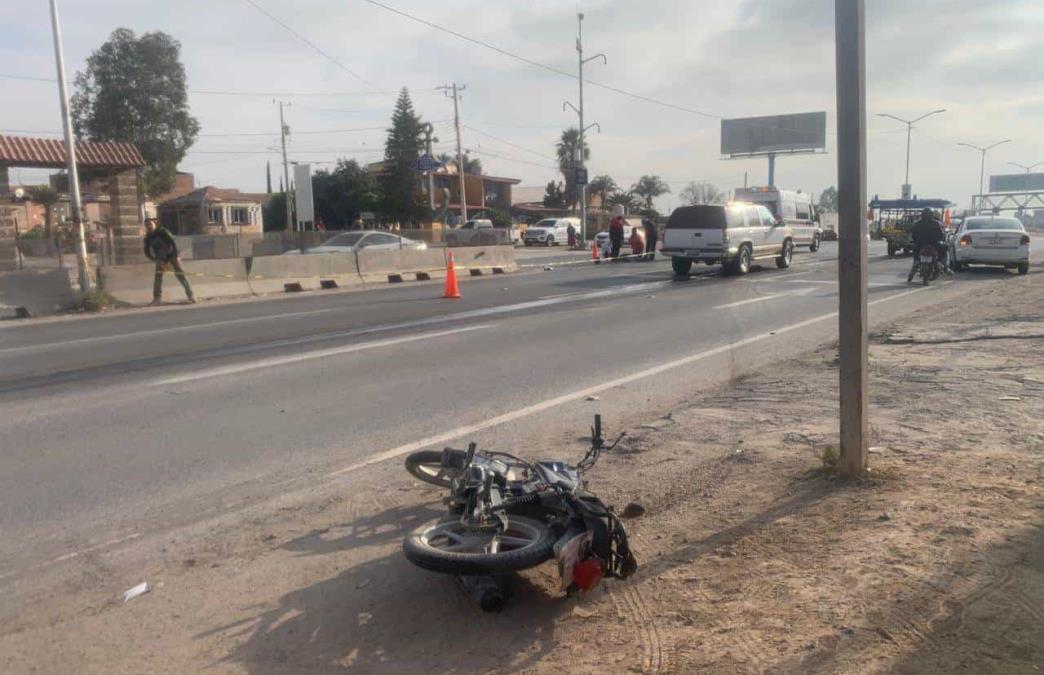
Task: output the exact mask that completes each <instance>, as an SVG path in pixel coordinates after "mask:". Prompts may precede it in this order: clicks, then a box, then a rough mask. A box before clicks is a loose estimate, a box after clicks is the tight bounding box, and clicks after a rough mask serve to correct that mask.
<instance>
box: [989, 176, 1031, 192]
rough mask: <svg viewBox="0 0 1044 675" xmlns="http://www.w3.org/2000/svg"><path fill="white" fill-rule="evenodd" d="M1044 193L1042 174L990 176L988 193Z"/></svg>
mask: <svg viewBox="0 0 1044 675" xmlns="http://www.w3.org/2000/svg"><path fill="white" fill-rule="evenodd" d="M1038 191H1044V173H1012V174H1003V175H999V176H990V192H1038Z"/></svg>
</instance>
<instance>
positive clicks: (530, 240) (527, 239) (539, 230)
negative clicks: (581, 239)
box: [522, 218, 580, 246]
mask: <svg viewBox="0 0 1044 675" xmlns="http://www.w3.org/2000/svg"><path fill="white" fill-rule="evenodd" d="M570 223H572V224H573V227H574V228H575V229H576V231H577V232H578V233H579V232H580V219H579V218H544V219H543V220H541V221H539V222H537V223H534V224H532V225H530V226H529V228H528V229H527V230H526V233H525V234H524V235H523V236H522V242H523V243H524V244H525V245H526V246H534V245H536V244H541V245H543V246H554V245H555V244H568V243H569V224H570Z"/></svg>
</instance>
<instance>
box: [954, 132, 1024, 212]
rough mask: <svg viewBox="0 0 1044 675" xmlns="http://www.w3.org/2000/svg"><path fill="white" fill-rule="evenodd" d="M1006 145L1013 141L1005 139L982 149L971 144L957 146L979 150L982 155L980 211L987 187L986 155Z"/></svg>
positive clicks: (973, 204) (980, 163) (980, 165)
mask: <svg viewBox="0 0 1044 675" xmlns="http://www.w3.org/2000/svg"><path fill="white" fill-rule="evenodd" d="M1005 143H1011V139H1010V138H1005V139H1004V140H1003V141H997V142H996V143H994V144H993V145H987V146H986V147H981V146H978V145H972V144H971V143H958V144H957V145H963V146H964V147H966V148H971V149H972V150H978V151H979V152H980V153H982V159H981V160H980V161H979V198H978V201H979V208H980V209H981V208H982V202H983V193H982V190H983V188H984V187H985V185H984V181H985V179H986V153H987V152H989V151H990V150H993V149H994V148H995V147H997V146H998V145H1004V144H1005ZM972 207H973V208H974V207H975V203H974V202H973V203H972Z"/></svg>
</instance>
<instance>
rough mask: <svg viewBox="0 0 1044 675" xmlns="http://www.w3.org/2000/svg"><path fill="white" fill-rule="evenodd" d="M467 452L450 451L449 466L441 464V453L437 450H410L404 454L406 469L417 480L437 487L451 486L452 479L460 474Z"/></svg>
mask: <svg viewBox="0 0 1044 675" xmlns="http://www.w3.org/2000/svg"><path fill="white" fill-rule="evenodd" d="M466 458H467V454H466V453H465V452H464V451H463V450H451V451H450V464H451V466H448V467H444V466H442V453H441V452H439V451H437V450H421V451H419V452H411V453H410V454H409V455H407V456H406V470H407V471H409V472H410V475H411V476H413V477H414V478H416V479H417V480H419V481H424V482H425V483H430V484H432V485H437V486H439V487H444V488H448V487H451V485H452V482H453V479H454V478H456V477H457V475H459V474H460V472H461V470H462V469H463V468H464V460H465V459H466Z"/></svg>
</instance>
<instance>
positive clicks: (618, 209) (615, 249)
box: [609, 204, 626, 260]
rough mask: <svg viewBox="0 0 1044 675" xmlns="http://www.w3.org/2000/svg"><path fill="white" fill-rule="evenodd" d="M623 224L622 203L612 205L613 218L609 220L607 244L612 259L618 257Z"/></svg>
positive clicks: (624, 223) (622, 238)
mask: <svg viewBox="0 0 1044 675" xmlns="http://www.w3.org/2000/svg"><path fill="white" fill-rule="evenodd" d="M625 225H626V221H624V207H623V205H622V204H617V205H616V206H614V207H613V219H612V220H611V221H609V244H610V246H611V247H612V248H611V249H610V252H609V257H610V258H612V259H613V260H616V259H618V258H619V257H620V247H621V246H623V240H624V226H625Z"/></svg>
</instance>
